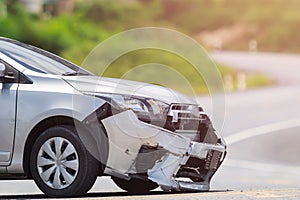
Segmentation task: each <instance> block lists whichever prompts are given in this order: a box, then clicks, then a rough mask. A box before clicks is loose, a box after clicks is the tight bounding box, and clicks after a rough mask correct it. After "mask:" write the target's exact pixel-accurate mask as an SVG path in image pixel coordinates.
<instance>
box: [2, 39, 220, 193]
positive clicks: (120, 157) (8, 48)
mask: <svg viewBox="0 0 300 200" xmlns="http://www.w3.org/2000/svg"><path fill="white" fill-rule="evenodd" d="M0 91H1V93H0V102H1V109H0V127H1V134H0V178H1V179H10V178H13V179H33V180H34V181H35V183H36V185H37V186H38V187H39V189H40V190H41V191H42V192H44V193H45V194H46V195H48V196H51V197H67V196H80V195H83V194H85V193H86V192H88V191H89V189H90V188H91V187H92V186H93V184H94V183H95V181H96V178H97V177H100V176H110V177H111V178H112V180H113V181H114V182H115V183H116V185H118V186H119V187H120V188H121V189H123V190H126V191H128V192H130V193H147V192H149V191H151V190H153V189H156V188H157V187H161V188H162V189H163V190H164V191H208V190H209V185H210V180H211V178H212V176H213V175H214V173H215V172H216V171H217V169H218V168H219V167H220V165H221V163H222V161H223V160H224V158H225V155H226V145H225V142H224V140H223V138H222V137H221V136H220V135H219V134H218V133H217V132H216V131H215V130H214V128H213V126H212V122H211V120H210V119H209V117H208V115H207V114H206V113H205V112H204V110H203V108H202V107H200V106H199V105H198V104H197V102H195V101H193V100H192V99H190V98H189V97H187V96H185V95H183V94H181V93H178V92H176V91H174V90H171V89H168V88H164V87H161V86H157V85H151V84H146V83H141V82H135V81H129V80H120V79H113V78H104V77H98V76H95V75H93V74H92V73H90V72H88V71H86V70H84V69H82V68H80V67H78V66H76V65H74V64H72V63H70V62H68V61H66V60H64V59H62V58H60V57H58V56H56V55H54V54H52V53H49V52H47V51H44V50H42V49H39V48H37V47H34V46H30V45H27V44H24V43H21V42H19V41H15V40H11V39H7V38H0Z"/></svg>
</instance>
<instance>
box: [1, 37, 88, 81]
mask: <svg viewBox="0 0 300 200" xmlns="http://www.w3.org/2000/svg"><path fill="white" fill-rule="evenodd" d="M16 43H17V42H16ZM0 52H1V53H3V54H5V55H6V56H8V57H10V58H12V59H13V60H15V61H16V62H18V63H20V64H21V65H23V66H24V67H26V68H27V69H30V70H32V71H35V72H39V73H46V74H54V75H63V74H74V73H76V72H77V73H78V74H82V75H90V74H91V73H89V72H87V71H85V70H83V69H81V68H80V67H78V66H76V65H74V64H72V63H70V62H67V61H66V60H64V59H62V58H59V57H58V56H55V55H54V54H51V53H49V52H46V51H44V50H41V49H38V48H36V47H33V46H29V45H26V44H23V43H20V44H15V43H12V42H10V41H9V42H8V41H4V40H0Z"/></svg>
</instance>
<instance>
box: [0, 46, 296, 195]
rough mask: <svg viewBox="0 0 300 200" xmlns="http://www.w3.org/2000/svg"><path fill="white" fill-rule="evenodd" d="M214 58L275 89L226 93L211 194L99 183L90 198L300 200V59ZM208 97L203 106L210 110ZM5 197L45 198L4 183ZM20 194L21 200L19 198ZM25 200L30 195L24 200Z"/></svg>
mask: <svg viewBox="0 0 300 200" xmlns="http://www.w3.org/2000/svg"><path fill="white" fill-rule="evenodd" d="M212 57H213V58H214V59H215V60H216V61H218V62H220V63H224V64H228V65H230V66H233V67H236V68H238V69H240V70H244V71H245V72H251V71H255V72H263V73H265V74H268V75H269V76H270V77H271V78H272V79H274V80H275V81H276V85H274V86H271V87H267V88H261V89H254V90H249V91H245V92H238V93H229V94H226V104H225V105H226V117H225V123H224V127H223V130H222V134H223V136H224V137H225V139H226V141H227V143H228V156H227V159H226V161H225V162H224V164H223V166H222V167H221V169H220V170H219V171H218V172H217V174H216V175H215V177H214V178H213V180H212V185H211V186H212V191H213V192H209V193H188V194H163V193H161V192H160V191H156V192H153V193H152V195H148V196H129V195H128V194H127V193H124V192H122V191H121V190H120V189H118V188H117V187H116V186H115V185H114V184H113V183H112V182H111V180H110V179H109V178H99V179H98V181H97V183H96V184H95V185H94V187H93V189H92V190H91V193H90V194H88V195H87V196H86V197H83V198H88V199H98V198H99V199H258V198H264V199H299V198H300V190H298V188H299V189H300V179H299V175H300V157H299V153H300V145H299V143H300V56H297V55H279V54H261V53H257V54H253V53H241V52H216V53H213V54H212ZM209 101H210V99H209V98H208V97H199V103H200V104H203V105H204V107H205V108H206V107H207V109H208V110H210V108H209ZM0 195H2V198H44V196H43V195H41V192H40V191H39V190H38V189H37V188H36V186H35V185H34V183H33V182H32V181H1V182H0ZM16 195H21V196H16ZM23 195H27V196H23ZM0 198H1V197H0Z"/></svg>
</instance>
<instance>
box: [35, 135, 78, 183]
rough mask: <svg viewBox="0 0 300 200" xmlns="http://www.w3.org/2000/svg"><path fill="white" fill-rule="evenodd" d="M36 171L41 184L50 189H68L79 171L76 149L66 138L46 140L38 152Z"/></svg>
mask: <svg viewBox="0 0 300 200" xmlns="http://www.w3.org/2000/svg"><path fill="white" fill-rule="evenodd" d="M37 169H38V173H39V176H40V177H41V179H42V180H43V182H44V183H45V184H47V185H48V186H49V187H51V188H52V189H64V188H66V187H69V186H70V185H71V184H72V183H73V182H74V180H75V178H76V176H77V174H78V170H79V158H78V153H77V150H76V148H75V147H74V145H73V144H72V143H71V142H70V141H69V140H67V139H66V138H62V137H53V138H50V139H48V140H47V141H45V142H44V144H43V145H42V146H41V148H40V150H39V153H38V156H37Z"/></svg>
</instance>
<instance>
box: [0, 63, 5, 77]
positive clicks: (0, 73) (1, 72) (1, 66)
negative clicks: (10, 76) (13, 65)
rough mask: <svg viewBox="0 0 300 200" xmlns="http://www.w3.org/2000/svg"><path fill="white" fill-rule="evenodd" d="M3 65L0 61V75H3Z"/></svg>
mask: <svg viewBox="0 0 300 200" xmlns="http://www.w3.org/2000/svg"><path fill="white" fill-rule="evenodd" d="M5 69H6V68H5V65H4V64H3V63H0V77H4V76H5Z"/></svg>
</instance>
